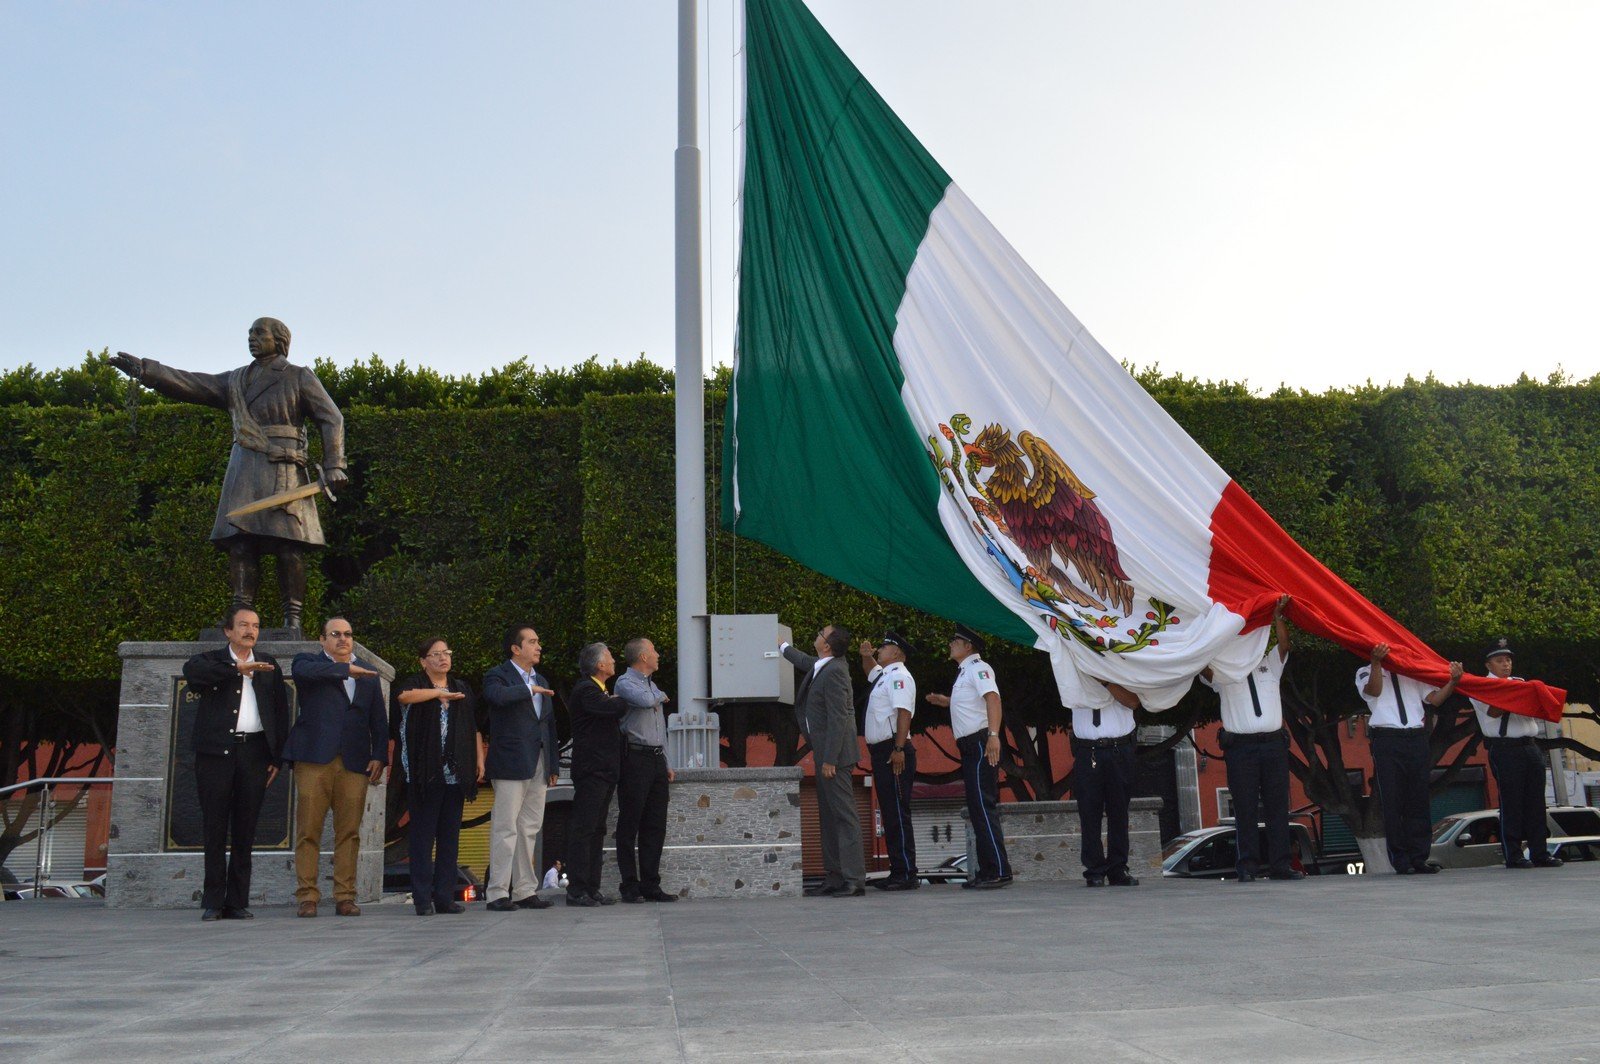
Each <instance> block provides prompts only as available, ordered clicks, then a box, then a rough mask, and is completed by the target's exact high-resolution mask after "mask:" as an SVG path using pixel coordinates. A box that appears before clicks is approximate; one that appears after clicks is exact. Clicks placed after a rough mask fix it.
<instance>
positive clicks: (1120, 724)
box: [1072, 701, 1133, 739]
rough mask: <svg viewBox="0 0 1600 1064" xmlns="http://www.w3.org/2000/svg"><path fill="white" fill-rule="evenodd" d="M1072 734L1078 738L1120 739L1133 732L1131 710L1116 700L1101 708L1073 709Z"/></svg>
mask: <svg viewBox="0 0 1600 1064" xmlns="http://www.w3.org/2000/svg"><path fill="white" fill-rule="evenodd" d="M1072 734H1073V735H1074V736H1075V737H1076V738H1079V739H1121V738H1122V737H1123V736H1125V735H1131V734H1133V710H1131V709H1129V708H1128V707H1127V706H1125V705H1123V704H1122V703H1121V702H1117V701H1113V702H1112V703H1111V704H1110V705H1109V706H1105V707H1104V708H1101V709H1074V710H1073V711H1072Z"/></svg>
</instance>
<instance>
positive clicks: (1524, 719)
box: [1472, 676, 1543, 739]
mask: <svg viewBox="0 0 1600 1064" xmlns="http://www.w3.org/2000/svg"><path fill="white" fill-rule="evenodd" d="M1508 678H1509V679H1512V680H1520V679H1522V677H1520V676H1512V677H1508ZM1472 711H1473V712H1474V713H1476V714H1477V715H1478V730H1479V731H1481V732H1483V736H1484V738H1486V739H1528V738H1531V737H1533V736H1536V735H1538V734H1539V733H1540V731H1542V730H1543V729H1542V728H1541V727H1540V726H1539V723H1540V722H1539V721H1538V720H1536V719H1534V718H1533V717H1528V716H1524V715H1523V714H1521V713H1507V714H1506V715H1505V716H1503V717H1491V716H1489V703H1487V702H1479V701H1478V700H1477V699H1476V698H1474V699H1472Z"/></svg>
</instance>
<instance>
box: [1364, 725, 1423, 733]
mask: <svg viewBox="0 0 1600 1064" xmlns="http://www.w3.org/2000/svg"><path fill="white" fill-rule="evenodd" d="M1426 732H1427V729H1426V728H1424V727H1422V725H1420V724H1419V725H1417V726H1416V727H1415V728H1395V727H1391V726H1389V725H1387V724H1369V725H1367V734H1368V735H1423V734H1426Z"/></svg>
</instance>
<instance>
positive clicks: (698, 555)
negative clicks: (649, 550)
mask: <svg viewBox="0 0 1600 1064" xmlns="http://www.w3.org/2000/svg"><path fill="white" fill-rule="evenodd" d="M698 8H699V0H678V149H677V151H676V152H675V153H674V154H673V164H674V190H675V193H676V208H677V209H676V226H675V242H676V256H675V263H676V275H677V280H676V293H677V301H676V305H677V363H676V391H677V396H676V412H677V470H676V472H677V476H676V481H677V536H678V572H677V575H678V603H677V605H678V712H677V714H676V717H675V718H674V719H673V721H672V723H673V725H674V727H673V728H672V730H671V732H670V733H669V735H668V760H669V763H670V764H672V765H673V767H675V768H695V767H700V766H705V767H710V768H716V767H717V766H718V765H719V763H720V758H719V756H718V749H719V746H720V737H719V735H718V731H719V729H718V723H717V721H716V717H715V715H712V714H710V713H709V705H710V701H709V700H710V695H711V691H710V682H709V675H708V674H709V671H710V651H709V648H708V646H707V641H708V631H707V622H706V620H705V616H706V453H705V347H704V339H703V335H702V304H701V293H700V131H699V121H698V120H699V98H698V95H699V91H698V90H699V86H698V82H697V75H698V69H697V67H698V48H697V46H696V44H697V42H696V29H697V22H698V15H699V11H698Z"/></svg>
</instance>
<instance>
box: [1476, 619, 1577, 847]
mask: <svg viewBox="0 0 1600 1064" xmlns="http://www.w3.org/2000/svg"><path fill="white" fill-rule="evenodd" d="M1512 660H1513V659H1512V654H1511V642H1510V640H1507V639H1504V638H1502V639H1499V640H1496V642H1495V643H1494V645H1493V646H1491V647H1490V648H1489V650H1488V652H1487V653H1486V654H1485V655H1484V669H1485V670H1487V672H1488V673H1489V675H1490V676H1498V677H1500V678H1501V679H1502V680H1520V679H1521V677H1520V676H1512V675H1511V669H1512ZM1472 710H1473V712H1474V713H1475V714H1477V717H1478V729H1479V730H1480V731H1481V732H1483V745H1484V746H1485V747H1487V748H1488V751H1489V768H1490V770H1492V771H1493V772H1494V783H1495V787H1496V788H1497V789H1498V790H1499V791H1500V846H1501V849H1502V850H1503V851H1504V853H1505V859H1506V867H1507V868H1536V867H1537V868H1560V867H1561V864H1562V861H1561V858H1559V857H1551V856H1550V853H1549V848H1548V846H1547V843H1548V841H1549V831H1550V829H1549V828H1548V827H1547V826H1546V823H1545V807H1544V776H1545V768H1546V764H1545V759H1544V754H1543V752H1542V751H1541V750H1540V749H1539V744H1538V743H1537V742H1535V741H1534V740H1535V739H1536V738H1537V737H1538V735H1539V731H1540V728H1539V722H1538V721H1537V720H1535V719H1534V718H1532V717H1527V716H1523V715H1522V714H1519V713H1508V712H1506V711H1505V710H1503V709H1499V708H1496V707H1495V706H1491V705H1489V704H1488V703H1487V702H1480V701H1478V700H1477V699H1476V698H1474V699H1473V700H1472ZM1524 846H1526V847H1527V850H1528V852H1527V854H1526V855H1524V854H1523V852H1522V850H1523V847H1524Z"/></svg>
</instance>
